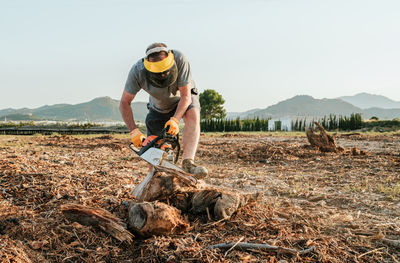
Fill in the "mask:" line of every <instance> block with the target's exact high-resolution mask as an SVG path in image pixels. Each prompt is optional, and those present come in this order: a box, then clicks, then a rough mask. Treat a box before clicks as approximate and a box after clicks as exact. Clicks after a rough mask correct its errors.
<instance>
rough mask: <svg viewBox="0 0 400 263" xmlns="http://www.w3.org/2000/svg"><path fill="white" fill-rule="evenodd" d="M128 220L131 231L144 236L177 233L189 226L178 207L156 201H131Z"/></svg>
mask: <svg viewBox="0 0 400 263" xmlns="http://www.w3.org/2000/svg"><path fill="white" fill-rule="evenodd" d="M128 222H129V227H130V228H131V229H132V230H133V231H135V232H136V233H138V234H140V235H141V236H144V237H148V236H152V235H169V234H178V233H182V232H184V231H186V230H187V229H188V228H189V222H188V221H187V220H186V219H185V218H183V217H182V216H181V213H180V211H179V210H178V209H176V208H175V207H172V206H169V205H167V204H164V203H162V202H157V201H155V202H152V203H149V202H143V203H132V204H131V205H130V207H129V214H128Z"/></svg>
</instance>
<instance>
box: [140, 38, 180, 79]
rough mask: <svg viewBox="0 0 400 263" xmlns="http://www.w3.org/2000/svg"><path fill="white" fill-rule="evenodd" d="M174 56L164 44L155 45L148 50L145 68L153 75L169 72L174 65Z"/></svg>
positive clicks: (144, 62) (144, 61)
mask: <svg viewBox="0 0 400 263" xmlns="http://www.w3.org/2000/svg"><path fill="white" fill-rule="evenodd" d="M174 62H175V60H174V54H173V53H172V52H171V51H170V50H169V49H168V47H167V45H165V44H164V43H153V44H151V45H150V46H148V47H147V49H146V58H145V59H144V60H143V64H144V67H145V68H146V69H147V70H148V71H149V72H151V73H162V72H166V71H168V70H169V69H170V68H171V67H172V66H173V65H174Z"/></svg>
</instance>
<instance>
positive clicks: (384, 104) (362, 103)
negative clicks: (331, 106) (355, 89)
mask: <svg viewBox="0 0 400 263" xmlns="http://www.w3.org/2000/svg"><path fill="white" fill-rule="evenodd" d="M338 99H341V100H343V101H346V102H348V103H351V104H353V105H354V106H356V107H359V108H361V109H368V108H382V109H396V108H397V109H400V101H394V100H391V99H389V98H387V97H385V96H382V95H374V94H369V93H365V92H363V93H358V94H356V95H354V96H343V97H339V98H338Z"/></svg>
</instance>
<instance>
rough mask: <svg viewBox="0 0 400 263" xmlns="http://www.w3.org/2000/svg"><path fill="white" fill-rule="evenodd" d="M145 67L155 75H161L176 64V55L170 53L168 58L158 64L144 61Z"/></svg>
mask: <svg viewBox="0 0 400 263" xmlns="http://www.w3.org/2000/svg"><path fill="white" fill-rule="evenodd" d="M143 64H144V67H145V68H146V69H147V70H148V71H150V72H153V73H161V72H164V71H167V70H168V69H170V68H171V67H172V65H173V64H174V54H173V53H172V52H171V51H170V52H169V53H168V56H167V57H166V58H164V59H163V60H160V61H157V62H150V61H148V60H147V59H146V58H145V59H144V60H143Z"/></svg>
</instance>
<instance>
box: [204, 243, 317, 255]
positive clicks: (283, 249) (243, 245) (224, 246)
mask: <svg viewBox="0 0 400 263" xmlns="http://www.w3.org/2000/svg"><path fill="white" fill-rule="evenodd" d="M215 248H220V249H233V248H235V249H243V250H247V249H261V250H268V251H275V252H278V253H282V254H291V255H297V254H299V255H302V254H307V253H310V252H312V251H314V249H315V247H314V246H312V247H310V248H307V249H304V250H297V249H293V248H286V247H278V246H271V245H269V244H251V243H245V242H239V243H220V244H215V245H211V246H209V247H208V249H215Z"/></svg>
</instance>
